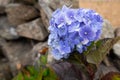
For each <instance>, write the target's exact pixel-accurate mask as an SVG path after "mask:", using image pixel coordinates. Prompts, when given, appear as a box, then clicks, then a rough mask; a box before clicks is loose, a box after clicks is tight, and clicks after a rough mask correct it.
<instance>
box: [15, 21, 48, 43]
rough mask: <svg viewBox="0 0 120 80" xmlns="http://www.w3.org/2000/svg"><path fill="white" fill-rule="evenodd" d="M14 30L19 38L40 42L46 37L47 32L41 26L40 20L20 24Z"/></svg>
mask: <svg viewBox="0 0 120 80" xmlns="http://www.w3.org/2000/svg"><path fill="white" fill-rule="evenodd" d="M16 30H17V32H18V34H19V35H20V36H23V37H27V38H31V39H35V40H40V41H43V40H44V39H45V38H46V37H47V36H48V32H47V30H46V29H45V28H44V26H43V25H42V23H41V20H40V19H36V20H34V21H32V22H29V23H24V24H21V25H19V26H18V27H17V29H16Z"/></svg>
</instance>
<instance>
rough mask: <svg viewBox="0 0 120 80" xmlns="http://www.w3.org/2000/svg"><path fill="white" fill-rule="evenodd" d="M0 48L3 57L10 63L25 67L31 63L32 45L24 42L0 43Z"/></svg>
mask: <svg viewBox="0 0 120 80" xmlns="http://www.w3.org/2000/svg"><path fill="white" fill-rule="evenodd" d="M0 46H1V48H2V50H3V52H4V55H5V56H6V57H7V58H8V60H9V61H10V62H13V63H20V64H22V65H26V64H28V63H32V62H31V53H30V51H31V49H32V45H31V44H30V43H29V42H28V41H26V40H24V39H19V40H13V41H7V42H6V41H3V40H1V41H0Z"/></svg>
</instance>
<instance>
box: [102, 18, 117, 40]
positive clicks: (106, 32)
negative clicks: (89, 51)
mask: <svg viewBox="0 0 120 80" xmlns="http://www.w3.org/2000/svg"><path fill="white" fill-rule="evenodd" d="M114 30H115V28H114V27H112V25H111V24H110V22H109V21H108V20H104V23H103V30H102V36H101V38H102V39H103V38H114Z"/></svg>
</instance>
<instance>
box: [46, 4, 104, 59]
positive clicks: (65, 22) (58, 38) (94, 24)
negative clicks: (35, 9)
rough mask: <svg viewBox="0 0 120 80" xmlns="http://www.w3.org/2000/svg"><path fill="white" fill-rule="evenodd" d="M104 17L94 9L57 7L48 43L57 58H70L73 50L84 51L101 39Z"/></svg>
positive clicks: (51, 21)
mask: <svg viewBox="0 0 120 80" xmlns="http://www.w3.org/2000/svg"><path fill="white" fill-rule="evenodd" d="M102 23H103V19H102V17H101V16H100V15H99V14H98V13H96V12H95V11H94V10H90V9H84V8H80V9H71V8H68V7H66V6H63V8H62V9H57V10H56V11H55V12H54V13H53V15H52V18H51V20H50V26H49V30H50V35H49V39H48V45H49V46H50V47H51V49H52V54H53V56H54V58H55V59H57V60H59V59H61V58H68V56H69V55H70V53H71V52H73V51H74V50H77V51H78V52H79V53H82V52H83V51H85V50H86V49H87V46H89V45H90V43H91V42H93V41H96V40H98V39H99V37H100V35H101V30H102Z"/></svg>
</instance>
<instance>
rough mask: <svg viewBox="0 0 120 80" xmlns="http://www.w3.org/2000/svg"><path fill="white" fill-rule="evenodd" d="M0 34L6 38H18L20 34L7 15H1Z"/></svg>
mask: <svg viewBox="0 0 120 80" xmlns="http://www.w3.org/2000/svg"><path fill="white" fill-rule="evenodd" d="M0 36H1V37H2V38H5V39H9V40H10V39H17V38H18V37H19V36H18V35H17V32H16V30H15V28H14V26H12V25H11V24H10V23H9V22H8V20H7V17H5V16H2V17H0Z"/></svg>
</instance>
